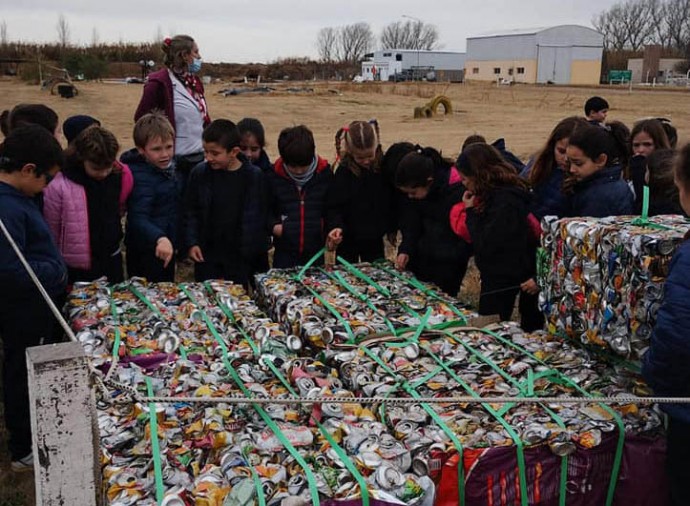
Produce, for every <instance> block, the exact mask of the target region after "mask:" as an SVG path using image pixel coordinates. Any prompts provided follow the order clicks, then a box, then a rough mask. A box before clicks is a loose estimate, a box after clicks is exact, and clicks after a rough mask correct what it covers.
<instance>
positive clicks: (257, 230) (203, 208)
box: [184, 119, 268, 287]
mask: <svg viewBox="0 0 690 506" xmlns="http://www.w3.org/2000/svg"><path fill="white" fill-rule="evenodd" d="M203 142H204V153H205V157H206V161H205V162H202V163H200V164H199V165H197V166H196V167H194V169H192V173H191V174H190V176H189V186H188V190H187V191H188V193H187V196H186V199H185V200H186V201H185V212H184V234H185V241H184V243H185V251H187V252H188V255H189V258H191V259H192V260H193V261H194V263H195V265H194V278H195V279H196V281H205V280H207V279H227V280H229V281H232V282H234V283H237V284H241V285H243V286H244V287H247V286H248V285H249V280H250V276H251V275H252V274H253V272H252V259H253V258H254V256H256V255H260V254H265V253H266V251H267V247H268V245H267V240H266V235H267V229H266V223H267V218H266V204H265V202H266V201H265V190H264V179H263V177H264V176H263V174H262V172H261V170H260V169H259V168H258V167H255V166H254V165H252V164H251V163H249V162H248V161H241V160H240V159H239V158H238V156H240V142H241V139H240V131H239V130H238V129H237V126H236V125H235V124H234V123H233V122H232V121H229V120H226V119H219V120H215V121H213V122H212V123H211V124H210V125H209V126H207V127H206V129H205V130H204V134H203Z"/></svg>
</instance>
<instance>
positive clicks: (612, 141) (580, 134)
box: [568, 121, 630, 167]
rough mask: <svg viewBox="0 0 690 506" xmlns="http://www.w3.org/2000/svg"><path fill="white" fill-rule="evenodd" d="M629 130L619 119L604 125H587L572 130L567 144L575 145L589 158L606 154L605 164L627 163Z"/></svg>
mask: <svg viewBox="0 0 690 506" xmlns="http://www.w3.org/2000/svg"><path fill="white" fill-rule="evenodd" d="M629 142H630V130H628V127H626V126H625V125H624V124H623V123H621V122H620V121H612V122H610V123H607V124H606V126H605V127H601V126H596V125H587V126H583V127H581V128H578V129H577V130H575V132H573V135H571V136H570V140H569V141H568V145H569V146H575V147H576V148H579V149H580V150H582V152H583V153H584V154H585V155H586V156H587V158H589V159H590V160H596V159H597V158H599V157H600V156H601V155H602V154H604V155H606V166H607V167H611V166H612V165H622V166H623V167H626V166H627V165H628V143H629Z"/></svg>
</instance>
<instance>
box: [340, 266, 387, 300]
mask: <svg viewBox="0 0 690 506" xmlns="http://www.w3.org/2000/svg"><path fill="white" fill-rule="evenodd" d="M337 260H338V262H340V263H341V264H342V265H343V267H345V269H347V270H348V271H349V272H350V273H351V274H352V275H353V276H356V277H358V278H359V279H361V280H362V281H364V282H365V283H367V284H368V285H370V286H373V287H374V288H375V289H376V291H377V292H379V293H380V294H381V295H383V296H384V297H390V296H391V293H390V292H389V291H388V290H386V289H385V288H384V287H382V286H381V285H379V284H378V283H377V282H376V281H374V280H373V279H371V278H370V277H369V276H367V275H366V274H364V273H363V272H362V271H361V270H359V269H358V268H357V267H355V266H354V265H352V264H351V263H350V262H348V261H347V260H345V259H344V258H342V257H338V258H337Z"/></svg>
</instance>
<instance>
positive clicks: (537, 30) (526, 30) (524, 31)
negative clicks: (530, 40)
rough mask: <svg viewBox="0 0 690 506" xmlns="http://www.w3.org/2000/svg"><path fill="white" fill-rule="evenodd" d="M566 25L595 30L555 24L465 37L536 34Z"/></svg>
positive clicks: (481, 37)
mask: <svg viewBox="0 0 690 506" xmlns="http://www.w3.org/2000/svg"><path fill="white" fill-rule="evenodd" d="M566 27H577V28H584V29H586V30H592V31H596V30H594V29H593V28H590V27H588V26H582V25H556V26H542V27H539V28H514V29H512V30H498V31H493V32H486V33H481V34H479V35H475V36H473V37H467V38H468V39H486V38H489V37H512V36H519V35H536V34H538V33H540V32H544V31H546V30H552V29H554V28H566Z"/></svg>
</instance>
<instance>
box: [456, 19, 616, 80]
mask: <svg viewBox="0 0 690 506" xmlns="http://www.w3.org/2000/svg"><path fill="white" fill-rule="evenodd" d="M603 50H604V36H603V35H602V34H601V33H599V32H597V31H596V30H593V29H591V28H587V27H585V26H579V25H561V26H554V27H551V28H537V29H522V30H510V31H504V32H494V33H489V34H485V35H479V36H476V37H470V38H468V39H467V58H466V63H465V79H467V80H478V81H510V82H518V83H554V84H585V85H594V84H599V81H600V79H601V57H602V54H603Z"/></svg>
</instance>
